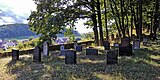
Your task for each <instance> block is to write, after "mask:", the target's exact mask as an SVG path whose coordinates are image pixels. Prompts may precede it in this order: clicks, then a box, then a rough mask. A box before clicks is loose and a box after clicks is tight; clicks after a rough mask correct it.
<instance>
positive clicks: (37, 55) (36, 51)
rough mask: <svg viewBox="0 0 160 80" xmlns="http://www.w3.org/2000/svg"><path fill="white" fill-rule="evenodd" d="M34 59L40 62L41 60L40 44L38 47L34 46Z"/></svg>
mask: <svg viewBox="0 0 160 80" xmlns="http://www.w3.org/2000/svg"><path fill="white" fill-rule="evenodd" d="M33 61H34V62H40V61H41V49H40V47H39V46H36V47H35V48H34V52H33Z"/></svg>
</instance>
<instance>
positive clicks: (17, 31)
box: [0, 24, 36, 38]
mask: <svg viewBox="0 0 160 80" xmlns="http://www.w3.org/2000/svg"><path fill="white" fill-rule="evenodd" d="M34 35H36V34H35V33H33V32H32V31H30V30H29V26H28V25H27V24H8V25H1V26H0V38H14V37H24V36H34Z"/></svg>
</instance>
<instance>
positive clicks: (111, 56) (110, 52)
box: [106, 50, 118, 64]
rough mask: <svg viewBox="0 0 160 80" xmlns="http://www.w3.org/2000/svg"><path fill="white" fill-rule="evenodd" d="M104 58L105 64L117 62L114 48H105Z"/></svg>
mask: <svg viewBox="0 0 160 80" xmlns="http://www.w3.org/2000/svg"><path fill="white" fill-rule="evenodd" d="M106 57H107V58H106V60H107V64H117V62H118V53H117V51H115V50H107V51H106Z"/></svg>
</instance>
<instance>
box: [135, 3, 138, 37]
mask: <svg viewBox="0 0 160 80" xmlns="http://www.w3.org/2000/svg"><path fill="white" fill-rule="evenodd" d="M136 4H137V6H136V16H135V20H136V22H135V26H136V35H137V38H139V37H138V36H139V34H138V30H139V14H138V13H139V9H138V8H139V7H138V0H137V3H136Z"/></svg>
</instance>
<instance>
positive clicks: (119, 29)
mask: <svg viewBox="0 0 160 80" xmlns="http://www.w3.org/2000/svg"><path fill="white" fill-rule="evenodd" d="M110 2H113V3H114V5H115V10H116V13H115V12H114V10H113V6H112V4H110V6H111V9H112V13H113V15H115V14H117V17H118V21H117V19H116V18H114V19H115V20H116V25H117V29H118V32H119V36H120V37H122V34H121V31H122V30H123V27H122V25H121V19H120V14H119V11H118V9H117V4H116V2H115V1H114V0H112V1H111V0H110ZM118 22H119V27H118Z"/></svg>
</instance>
